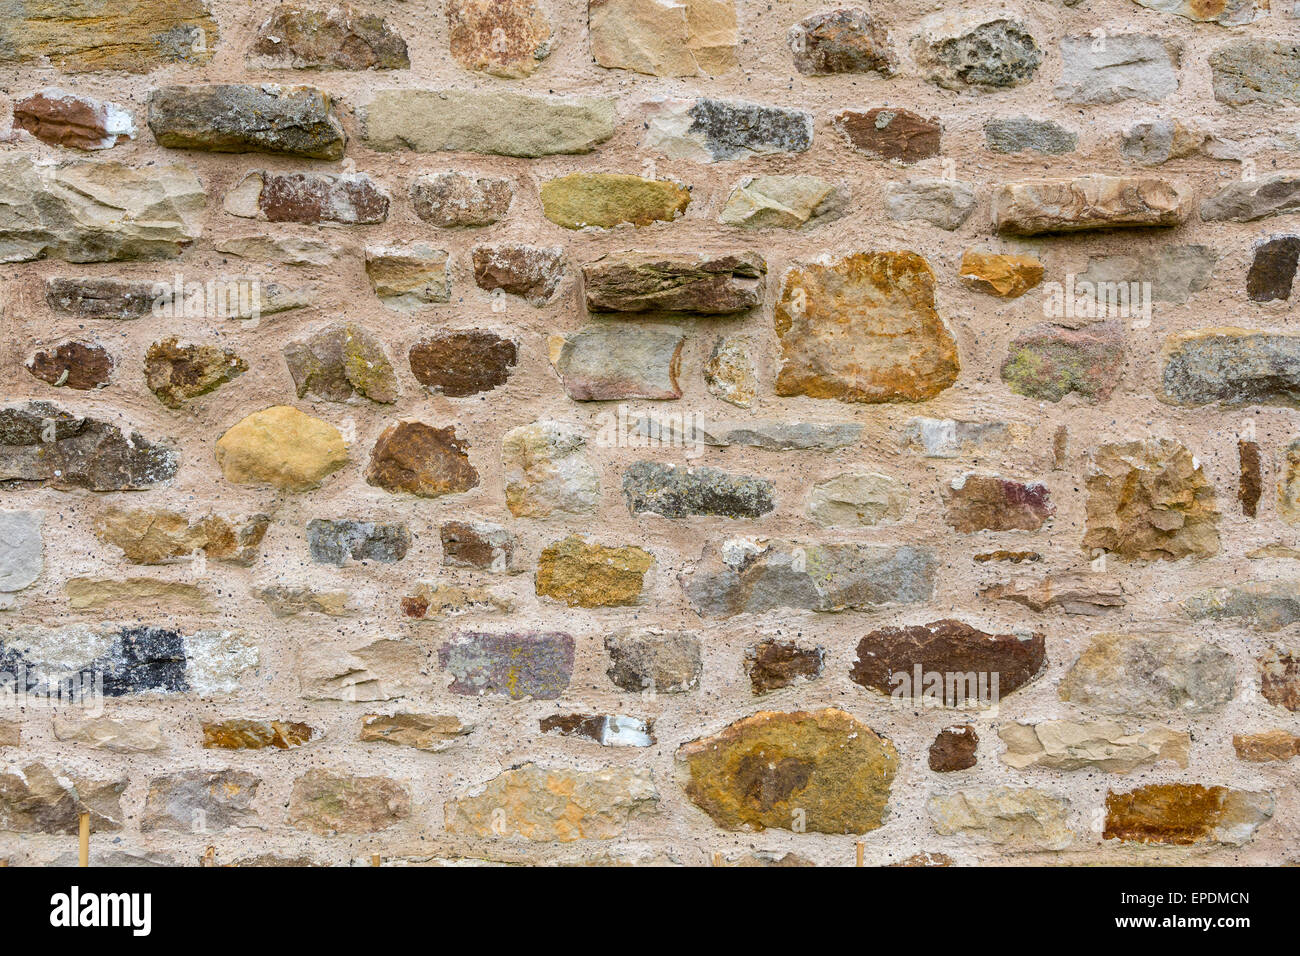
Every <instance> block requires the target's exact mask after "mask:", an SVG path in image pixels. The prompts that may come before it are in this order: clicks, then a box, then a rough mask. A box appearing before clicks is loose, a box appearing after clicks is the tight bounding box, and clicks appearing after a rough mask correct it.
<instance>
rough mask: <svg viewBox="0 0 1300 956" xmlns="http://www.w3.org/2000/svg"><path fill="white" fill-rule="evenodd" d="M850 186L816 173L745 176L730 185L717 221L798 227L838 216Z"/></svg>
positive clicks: (768, 227)
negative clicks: (732, 186) (814, 174)
mask: <svg viewBox="0 0 1300 956" xmlns="http://www.w3.org/2000/svg"><path fill="white" fill-rule="evenodd" d="M848 204H849V189H848V187H847V186H844V185H837V184H835V183H832V182H828V181H827V180H825V179H819V178H818V177H816V176H748V177H746V178H745V179H742V180H741V181H740V182H739V183H737V184H736V186H735V188H734V189H732V191H731V195H730V196H728V197H727V202H726V205H724V206H723V207H722V212H721V213H720V214H719V215H718V221H719V222H721V223H724V224H726V225H728V226H744V227H746V228H748V229H798V228H800V227H803V226H815V225H819V224H820V223H823V222H829V221H831V220H833V219H838V218H839V217H840V216H842V215H843V214H844V212H845V211H846V209H847V208H848Z"/></svg>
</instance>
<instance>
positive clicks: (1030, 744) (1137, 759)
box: [998, 720, 1192, 773]
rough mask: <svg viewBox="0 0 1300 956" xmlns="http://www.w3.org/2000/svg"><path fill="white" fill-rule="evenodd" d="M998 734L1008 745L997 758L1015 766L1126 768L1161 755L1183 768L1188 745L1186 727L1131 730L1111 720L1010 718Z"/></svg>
mask: <svg viewBox="0 0 1300 956" xmlns="http://www.w3.org/2000/svg"><path fill="white" fill-rule="evenodd" d="M998 736H999V737H1001V738H1002V742H1003V743H1005V744H1006V745H1007V747H1006V750H1004V751H1003V752H1002V762H1003V763H1004V764H1006V765H1007V766H1009V767H1014V768H1015V769H1016V770H1027V769H1031V768H1032V769H1044V770H1102V771H1105V772H1106V773H1128V772H1129V771H1131V770H1136V769H1137V768H1138V767H1143V766H1146V765H1147V764H1152V763H1157V762H1158V761H1161V760H1170V761H1173V762H1174V763H1176V764H1178V766H1180V767H1186V766H1187V759H1188V758H1187V752H1188V750H1189V748H1190V747H1191V745H1192V738H1191V735H1190V734H1188V733H1187V732H1186V731H1178V730H1173V729H1171V728H1169V727H1152V728H1150V729H1149V730H1144V731H1143V732H1142V733H1130V732H1129V731H1127V730H1125V729H1124V728H1123V727H1121V726H1120V725H1119V724H1117V723H1114V722H1112V721H1094V722H1092V723H1076V722H1071V721H1068V720H1047V721H1043V722H1042V723H1037V724H1032V723H1011V724H1004V725H1003V726H1002V727H1000V728H998Z"/></svg>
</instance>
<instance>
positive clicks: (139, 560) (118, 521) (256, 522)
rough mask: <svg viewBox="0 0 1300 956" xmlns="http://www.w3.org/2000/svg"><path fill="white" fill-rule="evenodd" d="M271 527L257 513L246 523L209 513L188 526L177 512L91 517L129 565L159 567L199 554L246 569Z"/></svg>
mask: <svg viewBox="0 0 1300 956" xmlns="http://www.w3.org/2000/svg"><path fill="white" fill-rule="evenodd" d="M270 524H271V519H270V518H269V517H268V516H267V515H260V514H259V515H253V516H252V517H250V518H248V519H229V518H223V517H221V516H219V515H216V514H208V515H205V516H203V517H202V518H199V519H197V520H195V521H191V520H190V519H189V518H187V517H186V516H185V515H184V514H182V513H180V512H178V511H168V510H165V509H161V508H121V507H118V506H116V505H110V506H109V507H107V508H105V509H104V510H103V511H101V512H100V513H99V514H98V515H97V516H96V518H95V524H94V531H95V536H96V537H97V538H99V540H101V541H103V542H105V543H106V544H111V545H113V546H115V547H118V548H121V549H122V557H124V558H125V559H126V560H127V561H130V562H132V563H134V564H164V563H166V562H167V561H169V560H171V559H173V558H180V557H186V556H188V555H191V554H193V553H194V552H195V551H199V550H202V551H203V552H204V554H206V555H207V556H208V557H209V558H211V559H213V560H216V561H228V562H230V563H231V564H240V565H245V566H247V565H251V564H252V563H253V562H254V561H256V560H257V554H258V549H259V548H260V547H261V544H262V538H263V537H265V536H266V529H267V528H268V527H269V526H270Z"/></svg>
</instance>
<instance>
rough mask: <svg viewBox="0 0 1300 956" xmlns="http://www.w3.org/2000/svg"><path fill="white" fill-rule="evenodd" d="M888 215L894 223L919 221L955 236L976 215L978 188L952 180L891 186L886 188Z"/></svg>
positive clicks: (894, 184) (892, 184) (913, 182)
mask: <svg viewBox="0 0 1300 956" xmlns="http://www.w3.org/2000/svg"><path fill="white" fill-rule="evenodd" d="M885 211H886V212H888V213H889V218H891V219H898V220H900V221H902V222H908V221H912V220H917V219H919V220H923V221H925V222H928V223H929V224H930V225H932V226H937V227H939V228H940V229H947V230H948V231H949V232H951V231H952V230H954V229H956V228H958V227H959V226H961V224H962V223H964V222H965V221H966V220H967V219H969V218H970V215H971V213H972V212H974V211H975V187H974V186H972V185H971V184H970V183H962V182H957V181H956V180H952V179H919V180H914V181H912V182H907V183H890V184H889V185H888V186H886V187H885Z"/></svg>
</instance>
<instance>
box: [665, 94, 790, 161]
mask: <svg viewBox="0 0 1300 956" xmlns="http://www.w3.org/2000/svg"><path fill="white" fill-rule="evenodd" d="M812 142H813V116H812V113H809V112H806V111H804V110H792V109H785V108H782V107H779V106H762V105H760V104H758V103H748V102H745V101H743V100H714V99H707V98H700V99H697V100H665V101H663V102H662V103H658V104H656V105H655V107H654V108H653V109H652V110H651V113H650V116H649V121H648V124H647V131H646V138H645V146H646V148H647V149H650V150H654V151H655V152H657V153H659V154H661V155H663V156H666V157H667V158H668V159H686V160H690V161H692V162H697V163H716V162H723V161H726V160H732V159H748V158H750V157H752V156H770V155H774V154H779V153H803V152H806V151H807V150H808V149H809V148H810V147H811V146H812Z"/></svg>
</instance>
